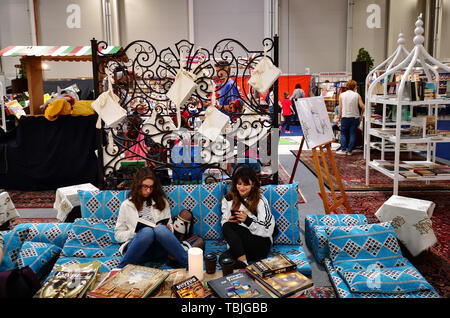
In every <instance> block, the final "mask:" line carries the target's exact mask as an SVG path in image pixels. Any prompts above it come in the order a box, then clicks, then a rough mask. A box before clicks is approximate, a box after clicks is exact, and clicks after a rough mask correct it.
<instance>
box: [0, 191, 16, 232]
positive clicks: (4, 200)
mask: <svg viewBox="0 0 450 318" xmlns="http://www.w3.org/2000/svg"><path fill="white" fill-rule="evenodd" d="M18 217H19V213H18V212H17V210H16V207H15V206H14V203H13V202H12V200H11V198H10V197H9V194H8V192H2V193H0V226H2V225H3V224H5V223H6V222H8V221H10V220H13V219H15V218H18Z"/></svg>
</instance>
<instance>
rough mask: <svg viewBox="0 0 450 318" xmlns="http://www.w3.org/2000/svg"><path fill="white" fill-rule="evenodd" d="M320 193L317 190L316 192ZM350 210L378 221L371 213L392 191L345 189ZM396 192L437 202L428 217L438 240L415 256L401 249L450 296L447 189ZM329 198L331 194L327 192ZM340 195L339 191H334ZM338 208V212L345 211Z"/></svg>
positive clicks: (448, 202) (373, 212)
mask: <svg viewBox="0 0 450 318" xmlns="http://www.w3.org/2000/svg"><path fill="white" fill-rule="evenodd" d="M319 195H320V194H319ZM346 195H347V199H348V201H349V205H350V208H351V211H352V213H361V214H364V215H365V216H366V217H367V218H368V220H369V223H378V222H379V221H378V219H377V217H376V216H375V215H374V214H375V212H376V211H377V210H378V208H379V207H380V206H381V205H382V204H383V203H384V202H385V201H386V200H387V199H389V197H390V196H391V195H392V193H390V192H346ZM399 195H401V196H405V197H411V198H416V199H422V200H429V201H432V202H434V203H435V204H436V207H435V209H434V212H433V216H432V218H431V221H432V223H433V230H434V233H435V235H436V238H437V240H438V243H437V244H435V245H434V246H433V247H431V248H430V251H429V252H427V253H422V254H421V255H419V256H418V257H416V258H414V257H412V256H411V255H408V254H409V253H408V251H407V250H406V249H402V251H403V252H404V255H405V257H407V258H408V259H409V260H410V261H411V262H412V263H413V264H414V266H416V267H417V269H418V270H419V271H420V272H421V273H422V275H424V276H425V278H426V279H427V280H428V282H429V283H430V284H431V285H433V287H434V288H435V289H436V291H437V292H438V293H439V294H440V295H441V296H442V297H446V298H448V297H450V253H449V252H450V251H449V240H450V214H449V213H448V210H449V207H450V191H411V192H400V193H399ZM328 196H329V198H330V199H331V194H329V195H328ZM337 197H338V198H340V195H337ZM343 211H344V210H342V209H338V211H337V212H338V213H344V212H343Z"/></svg>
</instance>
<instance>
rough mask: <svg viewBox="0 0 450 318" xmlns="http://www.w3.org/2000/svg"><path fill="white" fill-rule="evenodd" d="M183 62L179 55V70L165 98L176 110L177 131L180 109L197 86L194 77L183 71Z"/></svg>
mask: <svg viewBox="0 0 450 318" xmlns="http://www.w3.org/2000/svg"><path fill="white" fill-rule="evenodd" d="M184 66H185V61H184V56H183V54H181V55H180V69H179V70H178V73H177V75H176V77H175V81H174V82H173V84H172V86H171V87H170V89H169V91H168V92H167V94H166V96H167V97H168V98H169V99H170V100H171V101H172V102H173V103H174V104H175V106H176V109H177V128H176V129H177V130H179V129H180V127H181V111H180V107H181V106H182V105H184V103H185V102H186V101H187V100H188V99H189V97H191V95H192V93H193V92H194V90H195V88H196V87H197V84H195V75H193V74H192V73H190V72H188V71H186V70H185V69H184Z"/></svg>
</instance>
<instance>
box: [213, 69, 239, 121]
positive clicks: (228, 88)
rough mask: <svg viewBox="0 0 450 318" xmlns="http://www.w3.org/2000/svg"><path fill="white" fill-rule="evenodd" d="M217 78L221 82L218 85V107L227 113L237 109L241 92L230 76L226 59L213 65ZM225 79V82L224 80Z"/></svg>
mask: <svg viewBox="0 0 450 318" xmlns="http://www.w3.org/2000/svg"><path fill="white" fill-rule="evenodd" d="M215 69H216V73H217V79H218V80H219V81H221V82H223V83H221V84H218V86H219V87H220V90H219V98H218V102H219V105H218V107H217V108H218V109H223V110H224V111H227V112H229V113H234V112H236V111H238V109H236V108H237V105H240V98H241V94H240V92H239V89H238V87H237V85H236V83H235V82H234V81H233V80H232V79H231V78H230V72H231V66H230V65H229V64H228V63H227V61H220V62H218V63H217V64H216V65H215ZM225 81H226V82H225Z"/></svg>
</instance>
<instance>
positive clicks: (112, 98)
mask: <svg viewBox="0 0 450 318" xmlns="http://www.w3.org/2000/svg"><path fill="white" fill-rule="evenodd" d="M106 75H107V77H108V90H107V91H106V92H104V93H102V94H101V95H100V96H99V97H98V98H97V99H96V100H95V101H94V102H93V103H92V108H93V109H94V110H95V111H96V113H97V114H98V120H97V124H96V127H97V128H98V129H100V128H102V126H101V121H102V120H103V121H104V122H105V125H106V126H107V127H114V126H115V125H117V124H118V123H120V122H121V121H122V120H123V119H124V118H126V117H127V111H126V110H125V109H123V108H122V107H121V106H120V104H119V100H120V98H119V96H117V95H116V94H114V91H113V88H112V82H113V79H112V75H111V73H110V72H109V70H108V69H106Z"/></svg>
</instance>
